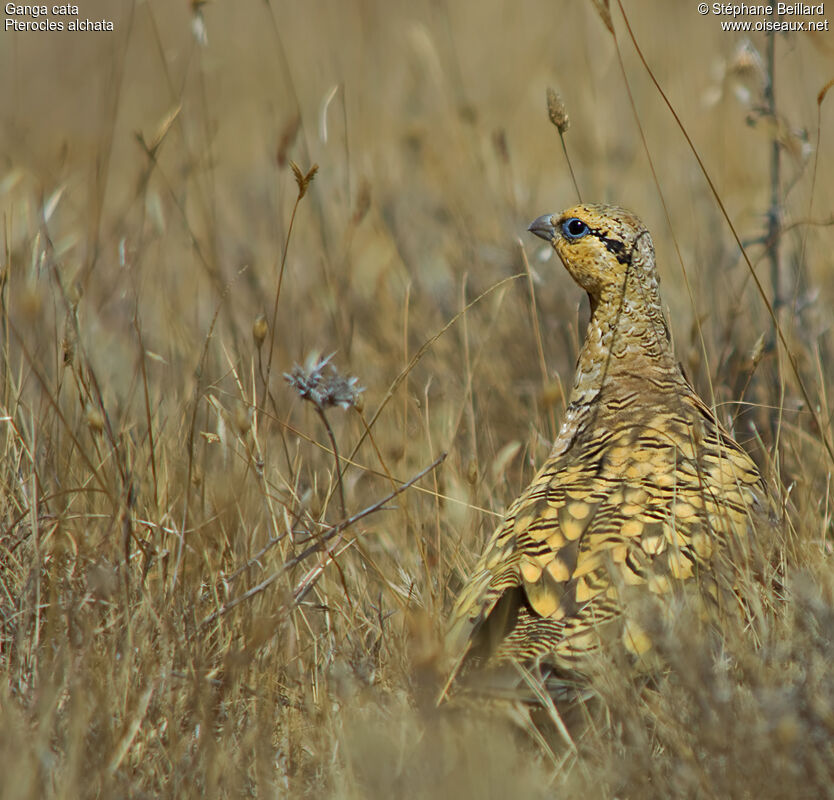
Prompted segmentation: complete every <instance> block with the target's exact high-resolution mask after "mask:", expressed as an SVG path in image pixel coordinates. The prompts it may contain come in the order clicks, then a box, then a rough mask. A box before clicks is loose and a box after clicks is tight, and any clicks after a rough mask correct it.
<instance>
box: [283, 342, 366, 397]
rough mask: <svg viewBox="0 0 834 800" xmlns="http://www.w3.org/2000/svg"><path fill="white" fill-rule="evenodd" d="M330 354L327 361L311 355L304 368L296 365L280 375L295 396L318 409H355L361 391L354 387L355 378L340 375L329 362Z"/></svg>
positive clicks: (357, 382) (359, 388)
mask: <svg viewBox="0 0 834 800" xmlns="http://www.w3.org/2000/svg"><path fill="white" fill-rule="evenodd" d="M334 355H335V354H334V353H331V354H330V355H329V356H327V358H319V354H318V353H311V354H310V355H309V356H308V357H307V360H306V361H305V362H304V366H300V365H299V364H296V365H295V366H294V367H293V368H292V372H285V373H284V378H285V379H286V381H287V383H289V385H290V386H292V388H293V389H295V391H296V392H298V395H299V397H301V398H303V399H304V400H309V401H310V402H311V403H313V404H314V405H316V406H318V407H319V408H330V407H331V406H339V407H340V408H358V407H359V405H360V404H361V400H360V394H361V393H362V392H364V391H365V389H364V387H362V386H359V385H358V384H359V379H358V378H356V377H354V376H350V375H348V376H345V375H342V374H341V373H340V372H339V371H338V370H337V369H336V367H334V366H333V365H332V364H331V363H330V359H331V358H333V356H334Z"/></svg>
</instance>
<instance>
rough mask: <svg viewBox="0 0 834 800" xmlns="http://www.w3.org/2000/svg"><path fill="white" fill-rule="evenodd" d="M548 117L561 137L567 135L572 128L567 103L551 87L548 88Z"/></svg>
mask: <svg viewBox="0 0 834 800" xmlns="http://www.w3.org/2000/svg"><path fill="white" fill-rule="evenodd" d="M547 115H548V116H549V117H550V121H551V122H552V123H553V124H554V125H555V126H556V128H557V130H558V131H559V134H560V135H563V134H565V133H566V132H567V130H568V128H570V117H568V111H567V109H566V108H565V102H564V100H562V96H561V95H560V94H559V93H558V92H557V91H556V90H555V89H552V88H551V87H550V86H548V87H547Z"/></svg>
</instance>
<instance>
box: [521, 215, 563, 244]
mask: <svg viewBox="0 0 834 800" xmlns="http://www.w3.org/2000/svg"><path fill="white" fill-rule="evenodd" d="M554 216H555V214H542V216H540V217H538V219H534V220H533V221H532V222H531V223H530V227H528V228H527V230H528V231H530V233H535V234H536V236H539V237H540V238H542V239H544V240H545V241H548V242H550V241H552V240H553V239H554V238H555V237H556V228H555V227H554V225H553V218H554Z"/></svg>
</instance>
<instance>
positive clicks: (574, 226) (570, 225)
mask: <svg viewBox="0 0 834 800" xmlns="http://www.w3.org/2000/svg"><path fill="white" fill-rule="evenodd" d="M590 232H591V229H590V228H589V227H588V226H587V225H586V224H585V223H584V222H583V221H582V220H581V219H579V217H571V218H570V219H566V220H565V221H564V222H563V223H562V233H563V234H565V237H566V238H567V239H571V240H576V239H581V238H582V237H583V236H587V235H588V234H589V233H590Z"/></svg>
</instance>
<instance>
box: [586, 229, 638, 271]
mask: <svg viewBox="0 0 834 800" xmlns="http://www.w3.org/2000/svg"><path fill="white" fill-rule="evenodd" d="M589 233H590V235H591V236H595V237H596V238H597V239H599V240H600V241H601V242H602V243H603V244H604V245H605V249H606V250H608V252H609V253H613V254H614V256H616V258H617V261H619V262H620V263H621V264H628V262H629V261H630V260H631V253H627V252H626V246H625V244H624V243H623V242H621V241H620V240H619V239H611V238H609V237H608V236H606V235H605V232H603V231H601V230H598V229H597V228H591V229H590V231H589Z"/></svg>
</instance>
